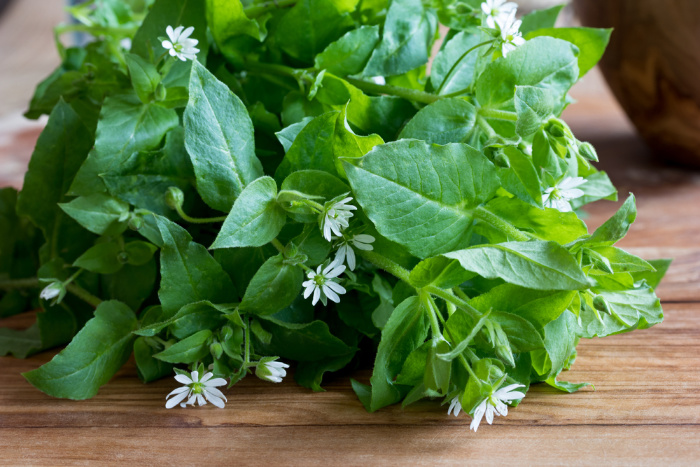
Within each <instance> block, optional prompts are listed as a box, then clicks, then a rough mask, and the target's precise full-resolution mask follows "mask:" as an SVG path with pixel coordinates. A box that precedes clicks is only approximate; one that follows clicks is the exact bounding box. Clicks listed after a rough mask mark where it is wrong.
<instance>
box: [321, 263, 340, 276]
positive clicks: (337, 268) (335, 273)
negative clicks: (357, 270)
mask: <svg viewBox="0 0 700 467" xmlns="http://www.w3.org/2000/svg"><path fill="white" fill-rule="evenodd" d="M331 264H332V263H331ZM343 272H345V266H344V265H342V264H341V265H336V266H335V268H334V269H333V270H331V271H329V272H325V273H324V274H323V275H324V276H325V277H326V279H333V278H336V277H338V276H339V275H341V274H342V273H343Z"/></svg>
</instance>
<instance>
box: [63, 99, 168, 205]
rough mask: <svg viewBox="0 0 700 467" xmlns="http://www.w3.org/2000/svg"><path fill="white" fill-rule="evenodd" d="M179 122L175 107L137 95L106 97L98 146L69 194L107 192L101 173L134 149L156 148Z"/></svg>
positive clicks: (99, 124)
mask: <svg viewBox="0 0 700 467" xmlns="http://www.w3.org/2000/svg"><path fill="white" fill-rule="evenodd" d="M177 125H178V116H177V112H175V110H173V109H166V108H164V107H161V106H160V105H157V104H154V103H151V104H143V103H142V102H141V101H140V100H139V99H138V97H136V94H124V95H115V96H109V97H107V98H106V99H105V102H104V104H103V105H102V110H101V111H100V120H99V122H98V123H97V134H96V139H95V147H94V149H93V150H92V151H90V154H89V155H88V158H87V159H86V160H85V163H84V164H83V165H82V166H81V167H80V170H79V172H78V174H77V175H76V177H75V180H74V181H73V183H72V184H71V186H70V194H72V195H90V194H93V193H98V192H103V191H105V185H104V182H103V181H102V179H101V178H100V175H101V174H104V173H108V172H110V171H112V170H114V169H116V168H118V167H119V166H120V165H121V164H123V163H124V162H125V161H126V160H127V159H128V158H129V157H130V156H131V155H132V154H133V153H134V152H137V151H148V150H151V149H154V148H156V147H157V146H159V145H160V143H161V141H162V140H163V138H164V137H165V134H166V133H167V132H168V131H170V130H171V129H173V128H175V127H176V126H177Z"/></svg>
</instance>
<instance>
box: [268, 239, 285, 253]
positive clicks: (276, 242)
mask: <svg viewBox="0 0 700 467" xmlns="http://www.w3.org/2000/svg"><path fill="white" fill-rule="evenodd" d="M270 243H272V246H274V247H275V248H277V251H279V252H280V253H284V245H282V242H280V241H279V240H277V239H276V238H273V239H272V241H271V242H270Z"/></svg>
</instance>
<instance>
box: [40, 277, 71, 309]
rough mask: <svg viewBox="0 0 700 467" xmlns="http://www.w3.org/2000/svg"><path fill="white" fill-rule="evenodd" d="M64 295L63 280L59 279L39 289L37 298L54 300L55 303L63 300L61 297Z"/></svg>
mask: <svg viewBox="0 0 700 467" xmlns="http://www.w3.org/2000/svg"><path fill="white" fill-rule="evenodd" d="M65 295H66V288H65V286H64V285H63V282H60V281H54V282H52V283H50V284H49V285H47V286H46V287H44V289H43V290H42V291H41V293H40V294H39V298H41V299H42V300H52V299H56V300H54V302H53V304H54V305H55V304H56V303H61V300H63V297H65Z"/></svg>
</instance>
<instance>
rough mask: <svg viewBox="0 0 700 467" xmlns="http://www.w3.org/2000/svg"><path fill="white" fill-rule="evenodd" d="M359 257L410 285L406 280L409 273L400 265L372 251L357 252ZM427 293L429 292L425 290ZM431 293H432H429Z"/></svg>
mask: <svg viewBox="0 0 700 467" xmlns="http://www.w3.org/2000/svg"><path fill="white" fill-rule="evenodd" d="M358 253H359V254H360V256H362V257H363V258H364V259H366V260H367V261H369V262H370V263H372V264H374V265H375V266H377V267H378V268H379V269H383V270H385V271H386V272H388V273H390V274H393V275H394V276H396V277H397V278H399V279H401V280H402V281H404V282H406V283H407V284H410V281H409V279H408V277H409V275H410V273H409V272H408V271H407V270H406V269H404V268H403V267H401V266H400V265H398V264H396V263H395V262H393V261H392V260H390V259H389V258H386V257H384V256H382V255H380V254H378V253H375V252H374V251H364V250H360V251H358ZM425 290H426V291H427V292H430V290H428V289H425ZM431 293H432V292H431Z"/></svg>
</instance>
